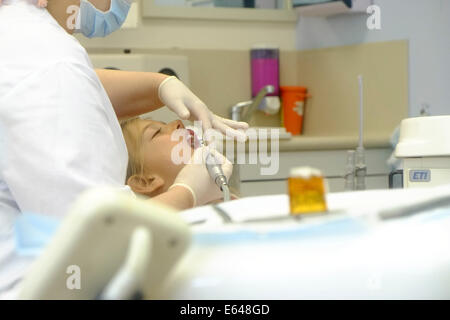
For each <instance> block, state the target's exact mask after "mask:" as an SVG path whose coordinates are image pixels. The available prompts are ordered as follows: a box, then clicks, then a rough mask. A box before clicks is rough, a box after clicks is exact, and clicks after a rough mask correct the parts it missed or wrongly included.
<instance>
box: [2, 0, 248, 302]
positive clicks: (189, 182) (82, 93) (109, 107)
mask: <svg viewBox="0 0 450 320" xmlns="http://www.w3.org/2000/svg"><path fill="white" fill-rule="evenodd" d="M1 1H2V4H1V5H0V297H4V298H5V297H13V295H9V294H10V293H12V292H14V291H17V289H16V288H17V287H18V286H17V284H18V283H20V280H21V278H22V277H23V275H24V274H25V272H26V270H27V268H28V266H29V264H30V260H28V259H25V258H23V257H19V256H18V255H17V254H16V253H15V247H14V221H15V219H16V218H17V217H18V216H19V215H20V214H21V212H34V213H40V214H46V215H50V216H59V217H61V216H63V215H64V214H65V213H66V211H67V209H68V206H69V205H70V204H71V203H72V201H73V200H74V199H75V198H76V197H77V196H78V195H79V194H80V193H81V192H82V191H84V190H85V189H87V188H89V187H92V186H96V185H110V186H117V188H123V189H126V187H125V185H124V184H125V176H126V170H127V161H128V155H127V149H126V145H125V142H124V139H123V136H122V132H121V129H120V126H119V123H118V119H117V118H121V117H130V116H135V115H138V114H142V113H145V112H149V111H151V110H154V109H157V108H159V107H161V106H163V105H166V106H167V107H168V108H170V109H171V110H172V111H174V112H175V113H177V114H178V116H180V118H184V119H187V118H189V119H191V120H194V119H196V120H201V121H203V128H204V129H207V128H209V127H213V128H216V129H219V130H220V131H222V132H224V131H225V130H226V129H227V128H229V127H232V128H234V129H241V128H242V129H245V128H246V127H247V126H246V124H244V123H235V122H232V121H230V120H226V119H223V118H220V117H217V116H215V115H214V114H212V113H211V112H210V111H209V110H208V108H207V107H206V106H205V105H204V104H203V103H202V102H201V101H200V100H199V99H198V98H197V97H196V96H195V95H194V94H193V93H192V92H191V91H190V90H189V89H188V88H187V87H185V86H184V85H183V84H182V83H181V82H180V81H179V80H177V79H175V78H167V76H165V75H162V74H157V73H136V72H121V71H112V70H97V71H95V70H94V69H93V67H92V64H91V62H90V60H89V57H88V55H87V53H86V51H85V49H84V48H83V47H82V46H81V45H80V43H79V42H78V41H77V40H76V38H74V37H73V36H72V35H71V34H72V33H73V30H72V25H73V23H72V22H71V19H72V20H73V16H74V14H73V8H74V7H70V6H76V7H77V8H78V7H79V8H80V10H79V16H78V18H81V24H79V26H80V29H79V31H80V32H82V33H83V34H84V35H85V36H87V37H103V36H107V35H108V34H109V33H111V32H113V31H115V30H116V29H118V28H120V26H121V24H122V23H123V20H124V19H125V17H126V15H127V13H128V10H129V6H130V2H131V1H132V0H89V1H86V0H81V5H80V0H48V6H47V8H41V7H39V6H38V5H37V0H1ZM39 4H40V5H43V4H44V5H45V1H39ZM71 8H72V10H71ZM68 9H69V10H68ZM68 12H69V13H68ZM235 133H237V132H235ZM155 152H158V151H157V150H155ZM226 165H227V168H224V171H226V172H227V174H231V164H229V163H227V164H226ZM224 167H225V165H224ZM225 169H226V170H225ZM183 170H184V172H183V175H182V177H181V178H180V179H181V181H178V186H177V187H174V188H171V189H170V190H169V191H168V192H167V193H165V194H162V195H160V196H158V200H160V201H162V202H164V203H167V204H172V205H176V206H177V207H178V208H180V209H184V208H188V207H190V206H192V204H193V198H194V199H195V198H197V199H205V201H207V200H208V201H209V200H211V199H209V198H208V197H209V195H206V193H207V192H209V191H210V190H212V189H215V188H214V186H213V185H211V184H212V183H213V182H212V181H211V179H210V178H209V176H208V173H207V171H206V168H204V166H203V168H202V169H201V170H199V168H198V166H197V167H195V166H189V165H187V166H186V167H185V169H183ZM202 193H203V194H202ZM213 196H214V195H213ZM175 200H176V201H175Z"/></svg>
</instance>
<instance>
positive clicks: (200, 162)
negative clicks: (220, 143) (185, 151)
mask: <svg viewBox="0 0 450 320" xmlns="http://www.w3.org/2000/svg"><path fill="white" fill-rule="evenodd" d="M208 151H209V152H211V153H212V154H213V156H214V158H215V160H216V161H217V162H216V163H218V164H222V171H223V173H224V175H225V176H226V177H227V179H229V178H230V176H231V173H232V171H233V165H232V164H231V162H230V161H229V160H228V159H227V158H226V157H225V156H223V155H222V154H220V153H219V152H217V151H216V150H214V149H210V148H208V147H200V148H197V149H196V150H195V151H194V154H193V155H192V157H191V160H190V162H189V164H186V165H185V166H184V168H183V169H181V171H180V172H179V173H178V176H177V177H176V179H175V181H174V183H173V185H172V186H170V188H173V187H175V186H182V187H185V188H186V189H188V190H189V191H190V192H191V193H192V196H193V198H194V207H195V206H202V205H205V204H207V203H209V202H212V201H214V200H218V199H221V198H222V191H221V190H220V189H219V187H218V186H217V185H216V184H215V183H214V181H213V180H212V179H211V177H210V176H209V173H208V169H206V165H205V163H206V160H205V159H206V156H207V155H208ZM170 188H169V189H170Z"/></svg>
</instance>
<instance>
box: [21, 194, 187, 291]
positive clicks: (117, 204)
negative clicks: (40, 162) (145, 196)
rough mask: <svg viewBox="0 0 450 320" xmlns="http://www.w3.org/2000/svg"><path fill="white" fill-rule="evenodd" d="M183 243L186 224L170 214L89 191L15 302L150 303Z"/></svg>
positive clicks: (119, 196)
mask: <svg viewBox="0 0 450 320" xmlns="http://www.w3.org/2000/svg"><path fill="white" fill-rule="evenodd" d="M189 241H190V231H189V228H188V226H187V224H186V223H185V222H184V221H183V220H181V218H180V217H179V216H178V215H177V214H176V213H175V212H173V210H172V209H169V208H167V207H164V206H161V205H159V204H157V203H151V202H149V201H143V200H138V199H135V198H133V197H131V196H129V195H127V194H124V193H122V192H120V191H115V190H111V189H103V188H102V189H94V190H90V191H88V192H86V193H85V194H83V195H82V196H80V198H79V199H78V200H77V201H76V202H75V204H74V205H73V206H72V208H71V210H70V212H69V214H68V216H67V217H66V218H65V219H64V220H63V222H62V224H61V225H60V226H59V228H58V230H57V231H56V234H55V235H54V236H53V237H52V240H51V242H50V243H49V244H48V246H47V247H46V248H45V249H44V251H43V252H42V254H41V255H40V256H39V258H38V259H37V260H36V261H35V263H34V264H33V265H32V267H31V270H30V272H28V273H27V275H26V277H25V278H24V280H23V283H22V284H21V291H20V294H19V299H140V298H151V297H152V295H153V294H155V293H156V292H157V290H158V288H159V286H160V285H161V284H162V283H163V282H164V280H165V278H166V277H167V275H168V274H169V272H170V271H171V269H172V268H173V266H174V265H175V264H176V263H177V261H178V260H179V259H180V257H181V256H182V255H183V253H184V251H185V250H186V248H187V247H188V245H189Z"/></svg>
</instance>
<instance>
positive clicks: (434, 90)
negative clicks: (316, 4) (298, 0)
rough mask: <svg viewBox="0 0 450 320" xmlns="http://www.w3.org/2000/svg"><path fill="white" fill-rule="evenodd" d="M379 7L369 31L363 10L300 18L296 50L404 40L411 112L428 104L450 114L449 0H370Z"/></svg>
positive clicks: (437, 112)
mask: <svg viewBox="0 0 450 320" xmlns="http://www.w3.org/2000/svg"><path fill="white" fill-rule="evenodd" d="M374 3H375V4H376V5H379V6H380V8H381V27H382V29H381V30H374V31H369V30H368V29H367V27H366V19H367V15H365V14H362V15H355V16H352V15H341V16H336V17H329V18H313V17H301V18H300V20H299V22H298V24H297V35H296V48H297V49H299V50H305V49H312V48H325V47H333V46H342V45H349V44H357V43H365V42H378V41H388V40H398V39H407V40H408V41H409V55H410V56H409V63H410V66H409V85H410V87H409V115H410V116H417V115H419V113H420V109H421V105H422V104H423V103H427V104H429V106H430V112H431V114H433V115H443V114H450V90H449V85H450V0H374Z"/></svg>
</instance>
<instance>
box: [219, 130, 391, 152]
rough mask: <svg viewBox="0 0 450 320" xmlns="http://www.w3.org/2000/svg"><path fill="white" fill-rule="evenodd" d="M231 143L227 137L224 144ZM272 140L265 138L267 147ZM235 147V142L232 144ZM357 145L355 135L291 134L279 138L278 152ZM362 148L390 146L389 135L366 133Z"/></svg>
mask: <svg viewBox="0 0 450 320" xmlns="http://www.w3.org/2000/svg"><path fill="white" fill-rule="evenodd" d="M223 143H224V148H226V147H225V142H223ZM229 143H231V141H230V140H228V139H227V141H226V144H229ZM250 144H253V146H255V148H256V147H257V146H258V141H257V140H250V141H247V142H246V145H245V150H246V151H247V152H248V150H249V145H250ZM271 145H272V141H271V140H270V139H269V140H267V148H268V150H271ZM234 146H235V148H236V143H235V144H234ZM357 146H358V137H357V136H309V135H301V136H293V137H291V138H290V139H280V140H279V151H280V152H295V151H320V150H347V149H356V147H357ZM364 148H366V149H383V148H392V146H391V144H390V136H389V135H383V134H380V135H367V136H366V137H364Z"/></svg>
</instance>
